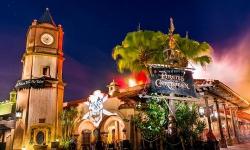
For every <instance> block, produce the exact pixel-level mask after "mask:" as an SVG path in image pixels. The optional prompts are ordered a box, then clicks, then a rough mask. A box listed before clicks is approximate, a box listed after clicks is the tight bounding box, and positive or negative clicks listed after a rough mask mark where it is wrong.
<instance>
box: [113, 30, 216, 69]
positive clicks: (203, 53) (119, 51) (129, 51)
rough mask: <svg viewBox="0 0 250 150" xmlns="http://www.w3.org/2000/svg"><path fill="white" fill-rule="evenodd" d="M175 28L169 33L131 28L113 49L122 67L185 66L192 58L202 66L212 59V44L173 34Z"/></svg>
mask: <svg viewBox="0 0 250 150" xmlns="http://www.w3.org/2000/svg"><path fill="white" fill-rule="evenodd" d="M172 28H173V27H172ZM173 30H174V29H170V31H169V33H168V34H164V33H162V32H160V31H158V32H155V31H149V30H145V31H142V30H139V31H135V32H129V33H128V34H127V35H126V37H125V39H124V40H123V41H122V43H121V45H117V46H115V48H114V49H113V54H112V57H113V59H114V60H115V61H116V62H117V66H118V71H119V72H123V71H125V70H129V71H131V72H139V71H141V70H146V65H147V64H164V65H169V66H170V67H179V68H185V67H187V65H188V61H192V62H194V63H197V64H200V65H201V66H204V65H206V64H208V63H210V62H211V57H210V54H211V50H212V48H211V46H210V45H209V44H208V43H206V42H201V43H199V42H198V41H195V40H191V39H189V38H188V37H181V36H180V35H179V34H173ZM169 52H170V53H169ZM171 53H172V54H171ZM167 55H169V56H167ZM172 60H173V61H174V62H172ZM169 61H171V62H170V63H169Z"/></svg>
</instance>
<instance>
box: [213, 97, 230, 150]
mask: <svg viewBox="0 0 250 150" xmlns="http://www.w3.org/2000/svg"><path fill="white" fill-rule="evenodd" d="M214 102H215V105H216V111H217V113H218V125H219V130H220V147H221V148H227V143H226V140H225V137H224V134H223V130H222V125H221V118H220V109H219V103H218V101H217V99H214Z"/></svg>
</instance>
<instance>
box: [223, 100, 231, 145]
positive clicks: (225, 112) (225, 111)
mask: <svg viewBox="0 0 250 150" xmlns="http://www.w3.org/2000/svg"><path fill="white" fill-rule="evenodd" d="M223 108H224V114H225V122H226V130H227V135H228V139H227V145H228V146H230V145H232V138H231V135H230V132H229V126H228V120H227V110H226V104H225V103H223Z"/></svg>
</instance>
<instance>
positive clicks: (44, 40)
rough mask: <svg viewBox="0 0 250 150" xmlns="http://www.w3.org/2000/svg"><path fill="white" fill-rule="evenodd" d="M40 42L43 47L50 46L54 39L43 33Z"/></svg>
mask: <svg viewBox="0 0 250 150" xmlns="http://www.w3.org/2000/svg"><path fill="white" fill-rule="evenodd" d="M41 42H42V43H43V44H45V45H50V44H52V43H53V42H54V37H53V36H52V35H51V34H48V33H44V34H42V36H41Z"/></svg>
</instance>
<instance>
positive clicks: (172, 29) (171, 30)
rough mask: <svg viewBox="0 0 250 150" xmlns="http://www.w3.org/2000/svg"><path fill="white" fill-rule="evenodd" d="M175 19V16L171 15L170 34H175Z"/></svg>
mask: <svg viewBox="0 0 250 150" xmlns="http://www.w3.org/2000/svg"><path fill="white" fill-rule="evenodd" d="M174 29H175V28H174V20H173V18H172V17H170V26H169V29H168V30H169V33H170V34H173V33H174Z"/></svg>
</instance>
